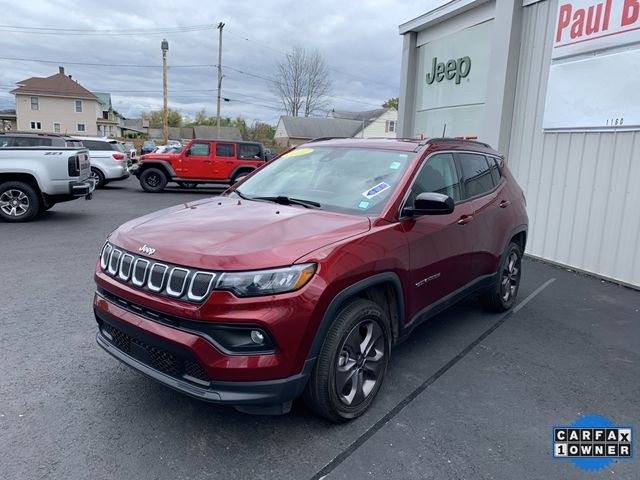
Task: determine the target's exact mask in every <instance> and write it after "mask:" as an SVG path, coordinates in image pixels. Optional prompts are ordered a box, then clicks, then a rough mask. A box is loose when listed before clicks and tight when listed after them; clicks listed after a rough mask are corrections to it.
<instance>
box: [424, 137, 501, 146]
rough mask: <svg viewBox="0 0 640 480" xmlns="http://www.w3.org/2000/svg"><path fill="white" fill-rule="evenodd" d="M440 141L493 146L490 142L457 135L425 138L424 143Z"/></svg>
mask: <svg viewBox="0 0 640 480" xmlns="http://www.w3.org/2000/svg"><path fill="white" fill-rule="evenodd" d="M438 142H455V143H466V144H471V145H482V146H483V147H487V148H491V145H489V144H488V143H484V142H480V141H478V140H472V139H470V138H456V137H439V138H428V139H426V140H425V142H424V145H426V144H428V143H438ZM421 143H422V142H421Z"/></svg>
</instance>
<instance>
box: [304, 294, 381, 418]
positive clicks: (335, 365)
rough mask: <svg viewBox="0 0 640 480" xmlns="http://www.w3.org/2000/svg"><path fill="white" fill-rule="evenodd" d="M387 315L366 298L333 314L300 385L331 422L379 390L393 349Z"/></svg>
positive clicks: (362, 407) (354, 413) (359, 408)
mask: <svg viewBox="0 0 640 480" xmlns="http://www.w3.org/2000/svg"><path fill="white" fill-rule="evenodd" d="M390 338H391V337H390V329H389V320H388V318H387V315H386V314H385V312H384V311H383V310H382V309H381V308H380V306H379V305H378V304H376V303H374V302H372V301H370V300H364V299H359V300H354V301H353V302H350V303H348V304H347V305H346V306H345V307H344V308H342V309H341V310H340V312H339V313H338V314H337V315H336V318H335V319H334V321H333V323H332V325H331V327H330V328H329V332H328V334H327V336H326V338H325V340H324V343H323V345H322V348H321V350H320V354H319V355H318V359H317V361H316V365H315V367H314V369H313V373H312V374H311V378H310V379H309V383H308V384H307V387H306V389H305V391H304V400H305V403H306V404H307V406H308V407H309V408H310V409H311V410H313V411H314V412H315V413H317V414H318V415H321V416H323V417H325V418H327V419H329V420H331V421H333V422H345V421H347V420H351V419H353V418H356V417H359V416H360V415H362V414H363V413H364V412H365V411H366V410H367V408H369V405H371V403H372V402H373V400H374V398H375V396H376V394H377V393H378V391H379V390H380V387H381V385H382V381H383V380H384V374H385V372H386V370H387V364H388V362H389V354H390V351H391V341H390Z"/></svg>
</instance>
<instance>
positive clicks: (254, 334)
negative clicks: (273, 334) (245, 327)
mask: <svg viewBox="0 0 640 480" xmlns="http://www.w3.org/2000/svg"><path fill="white" fill-rule="evenodd" d="M251 341H252V342H253V343H255V344H256V345H262V344H263V343H264V334H263V333H262V332H260V331H258V330H251Z"/></svg>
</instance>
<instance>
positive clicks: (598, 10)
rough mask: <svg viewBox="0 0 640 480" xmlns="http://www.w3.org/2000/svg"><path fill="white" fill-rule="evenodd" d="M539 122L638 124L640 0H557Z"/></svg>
mask: <svg viewBox="0 0 640 480" xmlns="http://www.w3.org/2000/svg"><path fill="white" fill-rule="evenodd" d="M551 58H552V63H551V68H550V70H549V81H548V85H547V98H546V103H545V112H544V120H543V127H544V128H545V129H597V130H601V129H602V130H608V129H611V128H633V129H636V128H638V127H640V89H639V88H638V84H640V69H639V65H640V0H603V1H599V2H598V1H594V0H572V1H566V0H564V1H563V0H560V1H559V4H558V10H557V12H556V20H555V28H554V31H553V50H552V54H551Z"/></svg>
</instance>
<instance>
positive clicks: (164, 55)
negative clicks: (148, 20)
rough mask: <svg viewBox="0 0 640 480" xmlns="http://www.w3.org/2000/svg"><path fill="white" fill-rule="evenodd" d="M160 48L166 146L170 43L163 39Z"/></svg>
mask: <svg viewBox="0 0 640 480" xmlns="http://www.w3.org/2000/svg"><path fill="white" fill-rule="evenodd" d="M160 48H161V49H162V98H163V106H162V137H163V138H164V144H165V145H166V144H167V143H169V109H168V108H167V51H168V50H169V42H167V40H166V39H163V40H162V43H161V44H160Z"/></svg>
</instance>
